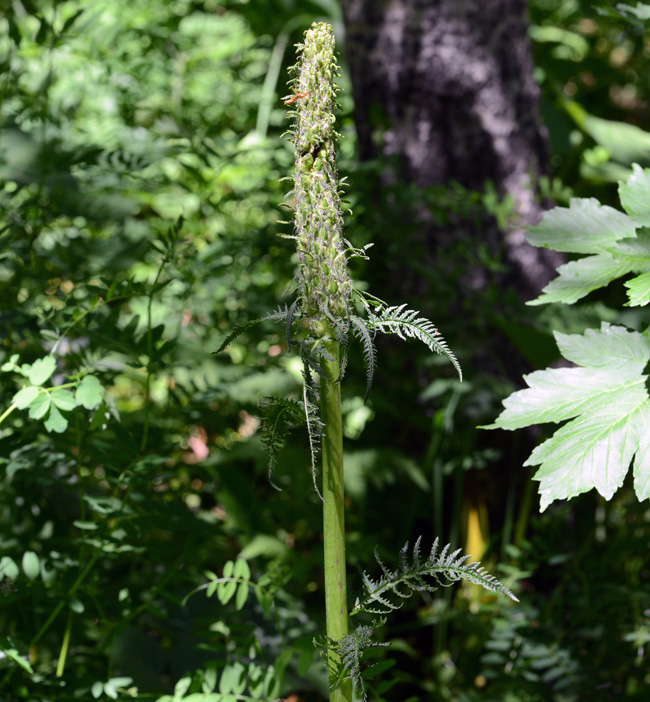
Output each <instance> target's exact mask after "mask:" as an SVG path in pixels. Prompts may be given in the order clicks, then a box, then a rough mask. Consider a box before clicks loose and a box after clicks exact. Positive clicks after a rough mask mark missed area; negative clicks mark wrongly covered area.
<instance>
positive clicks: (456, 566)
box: [350, 538, 518, 614]
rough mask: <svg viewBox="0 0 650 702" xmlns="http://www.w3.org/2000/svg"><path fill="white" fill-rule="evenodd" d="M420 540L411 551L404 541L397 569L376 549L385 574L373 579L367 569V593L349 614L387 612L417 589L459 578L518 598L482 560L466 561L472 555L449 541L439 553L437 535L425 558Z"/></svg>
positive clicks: (427, 589) (432, 587) (425, 589)
mask: <svg viewBox="0 0 650 702" xmlns="http://www.w3.org/2000/svg"><path fill="white" fill-rule="evenodd" d="M420 541H421V538H418V540H417V541H416V543H415V547H414V548H413V552H412V554H411V555H409V548H408V543H407V544H405V545H404V548H402V550H401V552H400V559H399V560H400V564H399V567H398V568H397V569H396V570H391V569H390V568H388V567H387V566H386V565H385V564H384V563H383V562H382V560H381V559H380V558H379V556H378V555H377V553H376V552H375V557H376V559H377V562H378V563H379V566H380V568H381V569H382V571H383V575H382V576H381V578H379V580H373V579H372V578H370V577H369V576H368V574H367V573H363V575H362V579H363V584H364V587H365V590H366V595H365V597H363V598H362V599H357V601H356V603H355V605H354V608H353V609H352V611H351V612H350V614H358V613H359V612H369V613H370V614H388V613H389V612H391V611H393V610H395V609H399V608H400V607H401V606H402V604H403V603H402V600H405V599H407V598H408V597H410V596H411V595H412V594H413V593H415V592H434V591H435V590H437V589H438V587H449V586H450V585H452V584H453V583H455V582H457V581H459V580H468V581H469V582H471V583H475V584H476V585H481V586H482V587H484V588H485V589H486V590H489V591H490V592H497V593H499V592H500V593H503V594H504V595H507V596H508V597H510V598H512V599H513V600H515V602H518V600H517V598H516V597H515V596H514V595H513V594H512V592H510V590H508V588H507V587H506V586H505V585H503V584H502V583H500V582H499V581H498V580H497V579H496V578H495V577H494V576H492V575H490V574H489V573H488V572H487V571H486V570H485V569H484V568H482V567H481V564H480V563H467V559H468V558H469V556H462V555H459V554H460V549H458V550H457V551H453V552H450V551H451V548H450V546H449V545H447V546H445V547H444V548H443V549H442V551H440V553H439V552H438V539H436V540H435V541H434V542H433V546H432V548H431V552H430V553H429V556H428V557H427V558H426V560H423V559H422V556H421V555H420Z"/></svg>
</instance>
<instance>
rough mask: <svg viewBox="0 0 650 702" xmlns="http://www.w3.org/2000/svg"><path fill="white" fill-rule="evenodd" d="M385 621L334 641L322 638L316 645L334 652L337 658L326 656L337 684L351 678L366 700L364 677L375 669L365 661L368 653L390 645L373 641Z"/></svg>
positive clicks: (379, 620)
mask: <svg viewBox="0 0 650 702" xmlns="http://www.w3.org/2000/svg"><path fill="white" fill-rule="evenodd" d="M385 623H386V620H385V619H378V620H376V621H375V622H373V624H372V625H371V626H367V625H366V626H358V627H357V628H356V630H355V631H354V632H352V633H351V634H347V635H346V636H344V637H342V638H340V639H338V640H337V641H334V640H333V639H330V638H328V637H326V636H325V637H320V638H319V639H318V640H317V641H316V642H315V643H316V644H317V645H319V646H321V647H322V648H324V649H325V651H326V652H329V651H333V652H334V653H335V656H329V655H328V656H326V657H327V661H328V666H329V667H330V672H331V673H333V676H334V678H335V679H336V681H337V682H339V681H340V680H342V679H344V678H350V680H352V684H353V685H354V689H355V690H356V692H357V693H358V694H359V695H361V697H362V698H363V699H364V700H366V699H367V695H366V686H365V683H364V675H367V673H368V671H369V670H370V669H371V668H372V667H373V664H372V663H369V662H368V661H367V660H366V661H364V660H363V656H364V654H365V653H366V651H368V650H370V649H372V648H385V647H387V646H390V643H388V642H386V643H384V642H379V641H375V640H374V639H373V633H374V630H375V629H377V628H379V627H380V626H383V625H384V624H385Z"/></svg>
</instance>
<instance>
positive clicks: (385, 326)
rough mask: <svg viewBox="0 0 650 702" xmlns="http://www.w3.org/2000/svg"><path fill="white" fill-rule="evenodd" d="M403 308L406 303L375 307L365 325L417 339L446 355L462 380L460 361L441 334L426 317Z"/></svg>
mask: <svg viewBox="0 0 650 702" xmlns="http://www.w3.org/2000/svg"><path fill="white" fill-rule="evenodd" d="M405 308H406V305H398V306H396V307H381V306H380V307H378V308H377V311H375V312H372V313H371V314H370V315H369V316H368V322H367V326H368V327H369V328H370V329H375V330H376V331H381V332H384V333H392V334H397V336H399V337H400V339H406V337H411V338H412V339H419V340H420V341H422V342H423V343H425V344H426V345H427V346H428V347H429V349H431V351H435V352H436V353H439V354H441V355H443V356H446V357H447V358H448V359H449V360H450V361H451V362H452V364H453V365H454V368H455V369H456V370H457V371H458V375H459V377H460V379H461V380H462V379H463V372H462V370H461V368H460V363H458V359H457V358H456V356H454V354H453V353H452V352H451V350H450V349H449V347H448V346H447V342H446V341H445V340H444V339H443V337H442V334H441V333H440V332H439V331H438V330H437V329H436V327H435V326H434V325H433V323H432V322H430V321H429V320H428V319H426V318H425V317H419V316H418V315H419V314H420V313H419V312H416V311H415V310H409V309H405Z"/></svg>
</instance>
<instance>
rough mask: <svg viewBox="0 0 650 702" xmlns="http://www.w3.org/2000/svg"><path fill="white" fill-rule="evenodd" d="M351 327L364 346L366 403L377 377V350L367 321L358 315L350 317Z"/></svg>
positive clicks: (364, 399)
mask: <svg viewBox="0 0 650 702" xmlns="http://www.w3.org/2000/svg"><path fill="white" fill-rule="evenodd" d="M350 327H351V329H352V333H353V334H354V336H355V337H356V338H357V339H359V341H360V342H361V343H362V345H363V360H364V362H365V365H366V394H365V396H364V398H363V401H364V402H366V400H367V399H368V395H369V394H370V389H371V388H372V380H373V378H374V376H375V366H376V365H377V349H376V347H375V341H374V339H373V336H374V335H373V334H371V332H370V329H368V324H367V322H366V321H365V320H363V319H361V318H360V317H357V316H356V315H352V316H350Z"/></svg>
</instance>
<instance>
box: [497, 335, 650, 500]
mask: <svg viewBox="0 0 650 702" xmlns="http://www.w3.org/2000/svg"><path fill="white" fill-rule="evenodd" d="M556 339H557V341H558V345H559V347H560V350H561V351H562V353H563V355H564V356H565V358H567V359H568V360H570V361H573V362H574V363H579V364H580V365H581V366H583V367H577V368H554V369H549V370H545V371H536V372H535V373H531V374H530V375H528V376H525V378H524V379H525V381H526V383H527V385H528V386H529V387H528V389H526V390H519V391H518V392H515V393H513V394H512V395H511V396H510V397H508V398H507V399H506V400H504V403H503V404H504V407H505V409H504V411H503V412H502V413H501V415H500V416H499V417H498V418H497V421H496V422H495V423H494V424H493V425H491V426H489V427H486V428H489V429H495V428H501V429H518V428H521V427H523V426H528V425H531V424H539V423H544V422H561V421H565V420H570V421H569V422H568V423H567V424H565V425H564V426H563V427H561V428H560V429H559V430H558V431H556V432H555V434H554V435H553V436H552V437H551V438H550V439H548V440H547V441H545V442H544V443H542V444H541V445H540V446H538V447H537V448H536V449H535V450H534V451H533V452H532V454H531V455H530V457H529V458H528V460H527V461H526V464H525V465H539V466H540V467H539V470H538V471H537V473H536V475H535V479H536V480H539V481H540V486H539V493H540V496H541V508H542V509H545V508H546V507H547V506H548V505H549V504H550V503H551V502H553V501H554V500H559V499H568V498H570V497H574V496H575V495H579V494H580V493H583V492H586V491H588V490H591V489H592V488H595V489H596V490H597V491H598V492H599V493H600V494H601V495H602V496H603V497H605V498H606V499H611V497H612V496H613V494H614V493H615V492H616V490H618V488H619V487H620V486H621V485H622V484H623V480H624V479H625V475H626V473H627V471H628V468H629V466H630V463H631V462H632V460H633V459H634V489H635V491H636V494H637V497H638V498H639V500H643V499H646V498H647V497H649V496H650V431H649V427H650V399H649V397H648V392H647V389H646V384H645V383H646V378H647V376H645V375H643V371H644V369H645V366H646V364H647V362H648V360H650V339H649V338H648V336H647V335H645V334H639V333H638V332H634V331H629V330H627V329H625V328H624V327H614V326H610V325H608V324H607V323H603V325H602V327H601V329H600V331H595V330H588V331H587V332H585V334H583V335H580V334H575V335H565V334H556Z"/></svg>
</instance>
